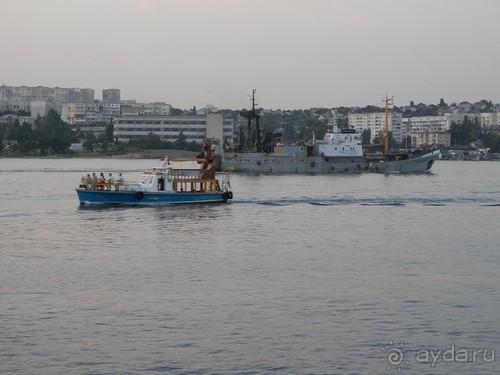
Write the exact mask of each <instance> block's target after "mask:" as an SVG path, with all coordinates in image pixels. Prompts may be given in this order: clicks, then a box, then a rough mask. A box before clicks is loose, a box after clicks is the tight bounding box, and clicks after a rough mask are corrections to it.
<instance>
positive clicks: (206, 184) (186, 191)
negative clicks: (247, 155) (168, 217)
mask: <svg viewBox="0 0 500 375" xmlns="http://www.w3.org/2000/svg"><path fill="white" fill-rule="evenodd" d="M76 193H77V195H78V199H79V200H80V204H81V205H84V204H87V203H101V204H140V205H162V204H179V203H215V202H227V201H228V200H229V199H232V198H233V193H232V191H231V185H230V175H229V174H228V173H226V172H223V174H222V181H221V182H219V180H218V179H217V178H216V175H215V168H212V165H211V164H209V163H207V161H206V160H205V159H172V160H169V159H168V158H167V157H165V159H162V160H161V161H160V164H159V165H158V166H157V167H154V168H152V169H150V170H146V171H145V172H143V173H142V175H141V177H140V178H139V181H138V182H136V183H128V182H124V183H120V182H118V183H110V182H109V181H106V182H102V183H100V184H99V183H91V182H88V181H83V182H82V184H81V185H80V187H79V188H77V189H76Z"/></svg>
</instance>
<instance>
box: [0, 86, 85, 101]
mask: <svg viewBox="0 0 500 375" xmlns="http://www.w3.org/2000/svg"><path fill="white" fill-rule="evenodd" d="M9 99H24V100H27V101H43V100H46V101H53V102H56V103H61V104H63V103H69V102H93V101H94V90H92V89H80V88H62V87H45V86H36V87H33V86H6V85H2V86H0V100H4V101H6V100H9Z"/></svg>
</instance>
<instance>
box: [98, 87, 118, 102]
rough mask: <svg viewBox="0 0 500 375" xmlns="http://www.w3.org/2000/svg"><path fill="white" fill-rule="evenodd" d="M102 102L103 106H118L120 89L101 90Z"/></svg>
mask: <svg viewBox="0 0 500 375" xmlns="http://www.w3.org/2000/svg"><path fill="white" fill-rule="evenodd" d="M102 102H103V103H104V104H120V89H107V90H102Z"/></svg>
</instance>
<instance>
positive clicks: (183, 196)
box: [76, 189, 232, 205]
mask: <svg viewBox="0 0 500 375" xmlns="http://www.w3.org/2000/svg"><path fill="white" fill-rule="evenodd" d="M76 193H77V194H78V199H79V200H80V204H86V203H101V204H141V205H162V204H182V203H216V202H227V200H228V199H231V198H232V194H231V195H230V193H228V192H222V191H221V192H216V193H168V192H165V193H164V192H159V193H155V192H140V191H139V192H135V191H99V190H84V189H76Z"/></svg>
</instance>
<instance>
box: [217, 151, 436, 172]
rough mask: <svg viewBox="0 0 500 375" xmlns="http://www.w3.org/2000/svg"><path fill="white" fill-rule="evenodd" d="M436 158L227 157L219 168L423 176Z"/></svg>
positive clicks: (258, 154)
mask: <svg viewBox="0 0 500 375" xmlns="http://www.w3.org/2000/svg"><path fill="white" fill-rule="evenodd" d="M439 154H440V153H439V151H434V152H430V153H428V154H425V155H422V156H415V157H412V158H409V159H405V160H393V161H387V160H383V161H378V160H369V159H363V158H343V159H344V160H340V159H339V158H337V159H335V158H323V157H321V156H305V155H300V154H297V155H279V154H272V153H270V154H265V153H255V152H249V153H231V154H229V153H226V154H223V155H222V168H223V169H228V168H230V169H232V170H234V172H247V173H318V174H328V173H366V172H371V173H386V174H392V173H424V172H429V171H430V169H431V167H432V165H433V164H434V162H435V161H436V160H437V159H438V158H439Z"/></svg>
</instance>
